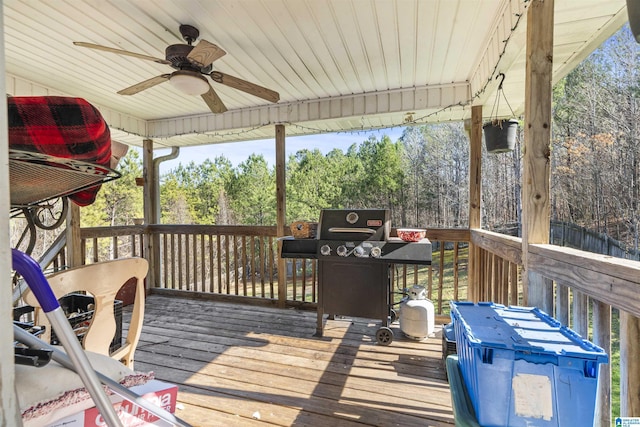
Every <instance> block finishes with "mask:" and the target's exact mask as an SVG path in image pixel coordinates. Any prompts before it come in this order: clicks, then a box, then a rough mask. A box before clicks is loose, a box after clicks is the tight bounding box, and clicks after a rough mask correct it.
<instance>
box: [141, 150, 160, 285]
mask: <svg viewBox="0 0 640 427" xmlns="http://www.w3.org/2000/svg"><path fill="white" fill-rule="evenodd" d="M142 177H143V178H144V186H143V187H142V188H143V191H142V195H143V196H142V197H143V204H144V224H145V229H146V231H145V234H144V241H145V244H144V249H145V250H144V254H142V255H143V256H144V258H146V260H147V261H148V262H149V272H148V273H147V279H146V287H147V289H150V288H155V287H158V283H157V275H156V274H157V273H158V272H159V271H160V260H159V259H156V258H155V257H156V255H158V254H159V252H158V251H156V250H155V245H154V239H153V238H152V236H151V234H149V232H148V227H149V224H150V223H151V222H152V221H153V217H154V215H153V209H154V206H155V200H154V195H155V191H154V188H155V187H154V186H155V185H157V180H158V177H156V174H155V171H154V167H153V140H151V139H145V140H144V141H142Z"/></svg>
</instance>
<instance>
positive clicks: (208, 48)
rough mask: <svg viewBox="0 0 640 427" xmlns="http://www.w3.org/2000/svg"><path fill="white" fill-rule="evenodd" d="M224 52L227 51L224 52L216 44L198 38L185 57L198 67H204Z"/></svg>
mask: <svg viewBox="0 0 640 427" xmlns="http://www.w3.org/2000/svg"><path fill="white" fill-rule="evenodd" d="M226 54H227V52H225V51H224V50H223V49H222V48H221V47H219V46H218V45H215V44H213V43H210V42H208V41H206V40H200V42H198V44H197V45H196V47H194V48H193V49H192V50H191V52H189V55H187V59H188V60H189V61H191V63H193V64H195V65H197V66H199V67H200V68H204V67H208V66H209V65H211V64H212V63H213V61H215V60H216V59H219V58H222V57H223V56H225V55H226Z"/></svg>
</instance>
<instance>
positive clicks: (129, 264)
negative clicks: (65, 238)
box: [24, 258, 149, 369]
mask: <svg viewBox="0 0 640 427" xmlns="http://www.w3.org/2000/svg"><path fill="white" fill-rule="evenodd" d="M148 270H149V263H148V262H147V260H145V259H144V258H122V259H116V260H113V261H104V262H99V263H95V264H89V265H83V266H80V267H75V268H71V269H69V270H65V271H61V272H59V273H54V274H52V275H50V276H47V281H48V282H49V285H50V286H51V289H52V290H53V292H54V294H55V296H56V298H58V299H59V298H61V297H63V296H65V295H67V294H69V293H72V292H78V291H86V292H88V293H90V294H91V295H92V296H93V297H94V303H95V308H94V313H93V317H92V319H91V324H90V325H89V329H88V330H87V332H86V334H85V336H84V339H83V341H82V346H83V348H84V349H85V350H87V351H92V352H95V353H100V354H104V355H107V356H111V357H112V358H114V359H117V360H119V361H121V362H122V363H123V364H124V365H125V366H128V367H129V368H131V369H133V354H134V352H135V349H136V346H137V345H138V341H139V340H140V334H141V332H142V321H143V318H144V299H145V288H144V278H145V277H146V275H147V272H148ZM132 277H135V278H136V279H137V282H136V293H135V298H134V303H133V312H132V314H131V321H130V322H129V330H128V332H127V335H126V338H125V340H124V343H123V345H122V347H121V348H119V349H117V350H115V351H114V352H113V353H110V352H109V346H110V345H111V341H112V340H113V336H114V335H115V332H116V319H115V314H114V311H113V309H114V303H115V297H116V294H117V293H118V291H119V290H120V288H121V287H122V285H124V284H125V283H126V282H127V281H128V280H129V279H131V278H132ZM24 300H25V302H26V303H27V304H29V305H31V306H33V307H35V308H36V310H35V322H36V324H38V325H45V326H46V327H47V332H48V331H50V329H51V326H50V325H49V322H48V321H47V318H46V316H44V315H43V313H42V310H40V305H39V304H38V301H37V300H36V298H35V296H34V295H33V293H31V291H30V290H29V291H27V292H26V293H25V295H24ZM43 339H45V340H47V339H49V334H46V335H45V336H43Z"/></svg>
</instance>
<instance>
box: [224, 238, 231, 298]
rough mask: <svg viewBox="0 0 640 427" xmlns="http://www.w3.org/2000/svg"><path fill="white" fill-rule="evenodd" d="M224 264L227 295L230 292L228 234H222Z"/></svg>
mask: <svg viewBox="0 0 640 427" xmlns="http://www.w3.org/2000/svg"><path fill="white" fill-rule="evenodd" d="M224 255H225V257H224V266H225V268H226V270H225V272H226V278H225V279H226V280H225V286H226V287H227V289H226V290H227V295H229V294H231V276H229V262H230V260H229V258H230V257H229V235H228V234H226V235H225V236H224Z"/></svg>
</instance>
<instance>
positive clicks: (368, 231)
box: [318, 209, 391, 241]
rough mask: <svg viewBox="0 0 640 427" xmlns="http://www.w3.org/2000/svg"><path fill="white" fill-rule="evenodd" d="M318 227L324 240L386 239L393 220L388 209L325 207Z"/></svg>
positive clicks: (319, 236)
mask: <svg viewBox="0 0 640 427" xmlns="http://www.w3.org/2000/svg"><path fill="white" fill-rule="evenodd" d="M318 229H319V230H320V231H319V233H318V239H323V240H349V241H362V240H376V241H386V240H388V239H389V232H390V230H391V220H390V219H389V210H388V209H323V210H322V211H321V212H320V223H319V226H318Z"/></svg>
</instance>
